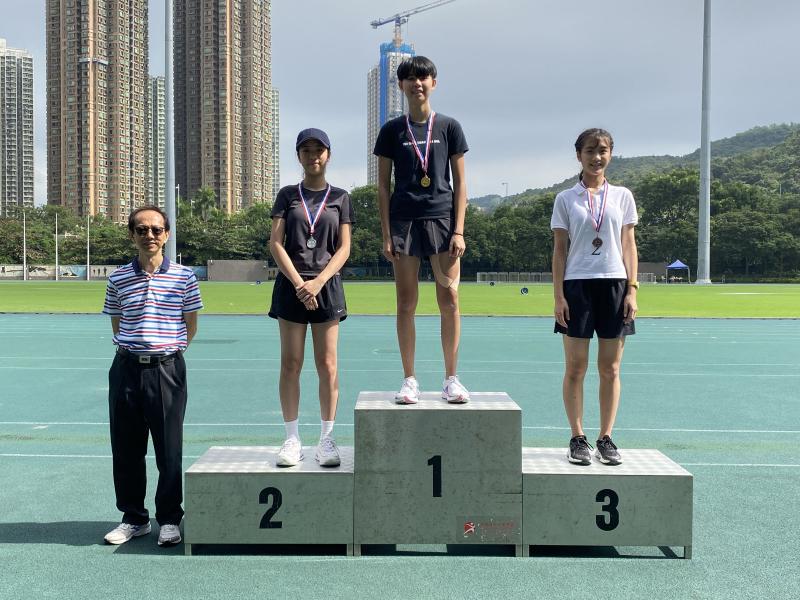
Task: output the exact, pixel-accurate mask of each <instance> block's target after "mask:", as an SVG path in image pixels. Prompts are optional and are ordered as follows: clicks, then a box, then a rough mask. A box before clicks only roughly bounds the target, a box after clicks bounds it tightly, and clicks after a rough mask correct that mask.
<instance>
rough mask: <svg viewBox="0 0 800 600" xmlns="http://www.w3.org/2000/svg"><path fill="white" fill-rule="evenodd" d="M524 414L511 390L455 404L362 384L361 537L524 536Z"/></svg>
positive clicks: (452, 540) (478, 539) (472, 539)
mask: <svg viewBox="0 0 800 600" xmlns="http://www.w3.org/2000/svg"><path fill="white" fill-rule="evenodd" d="M521 432H522V415H521V410H520V408H519V406H518V405H517V404H516V403H515V402H513V401H512V400H511V398H509V397H508V395H507V394H505V393H473V394H472V399H471V400H470V402H469V403H467V404H448V403H447V402H446V401H445V400H442V398H441V396H440V394H439V393H438V392H437V393H428V392H425V393H423V394H421V396H420V401H419V403H418V404H415V405H398V404H396V403H395V401H394V393H393V392H361V393H360V394H359V396H358V401H357V402H356V407H355V479H354V481H355V490H354V543H355V544H356V546H355V551H356V553H358V552H359V550H360V548H359V545H360V544H512V545H514V546H516V547H517V551H518V552H521V546H520V544H521V543H522V478H521V456H520V448H521Z"/></svg>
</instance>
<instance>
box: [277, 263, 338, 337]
mask: <svg viewBox="0 0 800 600" xmlns="http://www.w3.org/2000/svg"><path fill="white" fill-rule="evenodd" d="M313 278H314V277H313V276H311V275H310V276H303V280H304V281H308V280H309V279H313ZM317 306H318V307H317V308H316V309H314V310H308V309H307V308H306V307H305V305H304V304H303V303H302V302H300V300H299V299H298V298H297V291H296V290H295V289H294V286H293V285H292V282H291V281H289V279H288V278H287V277H286V276H285V275H284V274H283V273H278V277H277V278H276V279H275V285H274V287H273V288H272V306H270V309H269V316H270V317H272V318H273V319H284V320H285V321H292V322H293V323H305V324H308V323H327V322H328V321H337V320H338V321H344V320H345V319H346V318H347V304H346V303H345V299H344V287H343V286H342V278H341V277H340V276H339V275H338V274H336V275H334V276H333V277H331V278H330V279H329V280H328V281H327V282H326V283H325V285H324V286H322V289H321V290H320V291H319V294H317Z"/></svg>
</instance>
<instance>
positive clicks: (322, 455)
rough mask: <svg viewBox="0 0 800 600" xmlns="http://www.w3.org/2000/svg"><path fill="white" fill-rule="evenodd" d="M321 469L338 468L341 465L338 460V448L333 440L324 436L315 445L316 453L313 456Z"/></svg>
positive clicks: (340, 461)
mask: <svg viewBox="0 0 800 600" xmlns="http://www.w3.org/2000/svg"><path fill="white" fill-rule="evenodd" d="M314 458H316V460H317V462H318V463H319V466H321V467H338V466H339V465H340V464H342V460H341V458H339V448H337V447H336V442H334V441H333V438H331V437H328V436H325V437H324V438H322V439H321V440H320V441H319V444H317V452H316V455H315V456H314Z"/></svg>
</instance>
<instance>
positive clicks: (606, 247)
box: [550, 129, 639, 465]
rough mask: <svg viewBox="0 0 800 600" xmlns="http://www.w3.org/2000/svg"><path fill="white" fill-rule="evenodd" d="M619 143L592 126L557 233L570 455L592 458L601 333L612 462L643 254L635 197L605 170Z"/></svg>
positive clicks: (605, 425) (605, 450)
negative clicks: (592, 354) (592, 403)
mask: <svg viewBox="0 0 800 600" xmlns="http://www.w3.org/2000/svg"><path fill="white" fill-rule="evenodd" d="M613 148H614V140H613V139H612V137H611V134H610V133H608V132H607V131H605V130H604V129H587V130H586V131H584V132H583V133H581V134H580V135H579V136H578V139H577V141H576V142H575V151H576V154H577V157H578V161H579V162H580V163H581V167H582V170H581V175H580V179H579V181H578V183H577V184H575V186H573V187H572V188H570V189H568V190H564V191H563V192H561V193H560V194H558V196H556V200H555V203H554V205H553V217H552V219H551V221H550V228H551V229H552V230H553V239H554V248H553V293H554V296H555V318H556V323H555V332H556V333H561V334H564V335H563V340H564V358H565V363H566V365H565V372H564V384H563V394H564V408H565V409H566V412H567V419H568V420H569V424H570V428H571V429H572V438H571V439H570V442H569V451H568V452H567V458H568V459H569V461H570V462H572V463H575V464H582V465H588V464H590V463H591V461H592V453H591V449H592V447H591V446H590V445H589V443H588V441H587V440H586V435H585V434H584V432H583V379H584V376H585V375H586V369H587V367H588V364H589V340H590V339H591V338H592V337H593V335H594V332H595V331H596V332H597V338H598V353H597V370H598V374H599V376H600V435H599V436H598V440H597V444H596V448H595V452H594V454H595V457H596V458H597V459H598V460H600V462H602V463H604V464H608V465H618V464H620V463H621V462H622V458H621V457H620V454H619V451H618V450H617V447H616V446H615V445H614V442H612V441H611V430H612V428H613V427H614V419H615V418H616V415H617V407H618V406H619V394H620V381H619V367H620V363H621V362H622V351H623V348H624V346H625V337H626V336H628V335H632V334H634V333H636V328H635V326H634V319H635V318H636V311H637V310H638V307H637V304H636V292H637V291H638V289H639V282H638V281H636V272H637V270H638V257H637V253H636V239H635V237H634V232H633V228H634V226H635V225H636V223H637V222H638V217H637V214H636V203H635V202H634V199H633V194H632V193H631V192H630V190H628V189H627V188H624V187H619V186H615V185H610V184H609V183H608V181H607V180H606V178H605V170H606V167H607V166H608V164H609V163H610V162H611V152H612V150H613Z"/></svg>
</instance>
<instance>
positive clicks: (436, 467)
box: [428, 454, 442, 498]
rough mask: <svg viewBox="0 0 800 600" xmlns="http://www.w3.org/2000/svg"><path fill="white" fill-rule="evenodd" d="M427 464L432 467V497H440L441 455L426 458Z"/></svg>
mask: <svg viewBox="0 0 800 600" xmlns="http://www.w3.org/2000/svg"><path fill="white" fill-rule="evenodd" d="M428 464H429V465H430V466H432V467H433V497H434V498H441V497H442V455H441V454H436V455H434V456H431V457H430V458H429V459H428Z"/></svg>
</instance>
